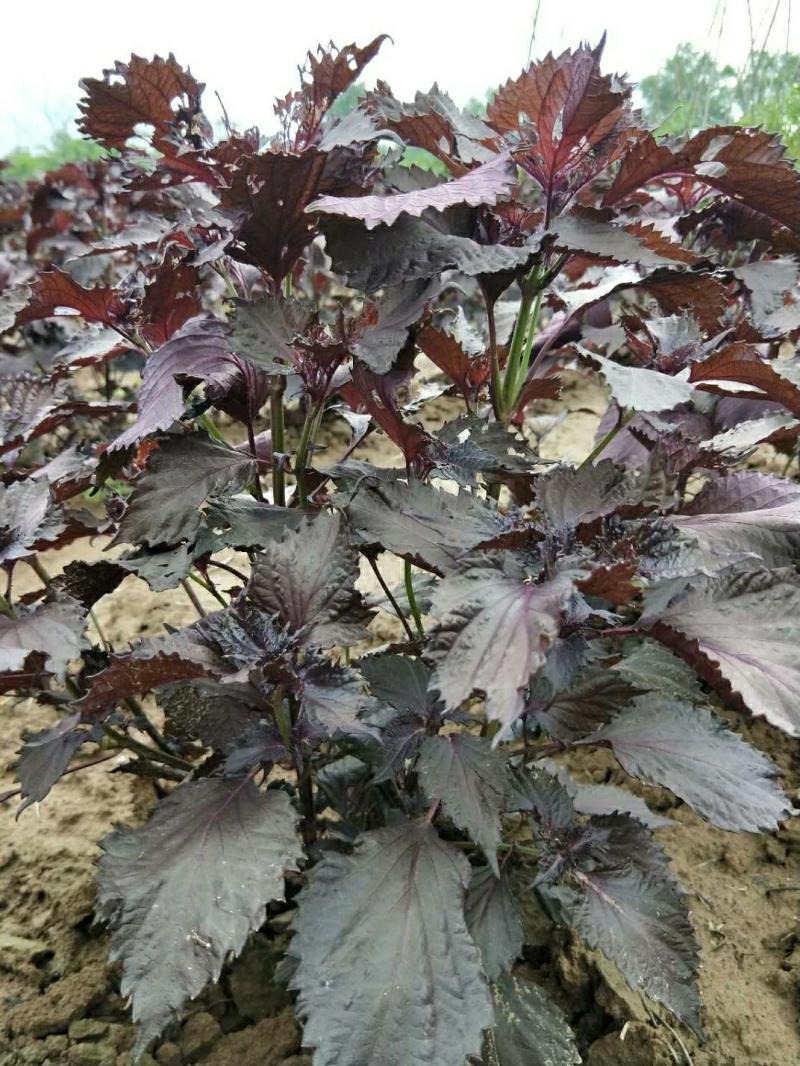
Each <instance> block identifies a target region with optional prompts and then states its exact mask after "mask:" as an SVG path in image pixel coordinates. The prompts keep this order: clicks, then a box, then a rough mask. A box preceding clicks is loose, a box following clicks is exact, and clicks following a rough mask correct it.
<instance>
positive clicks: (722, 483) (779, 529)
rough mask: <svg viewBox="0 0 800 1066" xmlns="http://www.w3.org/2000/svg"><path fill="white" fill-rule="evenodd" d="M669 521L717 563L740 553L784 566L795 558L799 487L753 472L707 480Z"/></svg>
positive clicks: (799, 547)
mask: <svg viewBox="0 0 800 1066" xmlns="http://www.w3.org/2000/svg"><path fill="white" fill-rule="evenodd" d="M670 522H671V523H672V525H673V526H675V527H677V528H678V529H679V530H680V531H681V533H683V534H685V535H686V536H688V537H691V538H692V539H693V540H694V541H696V542H697V543H698V544H699V545H700V547H701V548H703V549H704V550H706V551H709V552H718V553H719V555H720V558H721V559H722V560H724V558H725V557H726V556H729V555H733V554H734V553H737V552H743V553H752V554H753V555H755V556H757V557H758V558H760V559H761V560H762V561H763V562H764V563H765V564H766V565H767V566H770V567H776V566H789V565H791V564H792V563H793V562H794V561H795V560H796V559H797V558H798V556H799V555H800V486H799V485H796V484H793V483H792V482H791V481H787V480H785V479H784V478H779V477H773V476H771V475H769V474H760V473H758V472H757V471H755V470H744V471H739V472H738V473H733V474H727V475H724V476H721V477H716V478H712V479H711V480H710V481H708V482H706V484H705V485H704V486H703V488H702V489H701V490H700V492H699V493H698V494H697V496H695V498H694V499H693V500H692V502H691V503H690V504H689V505H688V506H687V507H684V508H683V509H682V510H681V512H680V513H679V514H677V515H673V516H672V517H671V518H670Z"/></svg>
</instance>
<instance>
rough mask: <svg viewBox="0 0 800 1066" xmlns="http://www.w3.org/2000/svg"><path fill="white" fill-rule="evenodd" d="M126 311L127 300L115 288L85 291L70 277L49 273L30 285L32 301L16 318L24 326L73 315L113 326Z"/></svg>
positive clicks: (87, 320)
mask: <svg viewBox="0 0 800 1066" xmlns="http://www.w3.org/2000/svg"><path fill="white" fill-rule="evenodd" d="M125 310H126V305H125V301H124V300H123V299H122V298H121V297H120V296H119V294H118V293H117V292H116V291H115V290H114V289H112V288H109V287H108V286H105V285H98V286H97V287H96V288H94V289H84V287H83V286H82V285H79V284H78V283H77V281H74V280H73V279H72V278H71V277H70V275H69V274H65V273H64V272H63V271H61V270H48V271H46V272H45V273H44V274H40V275H39V276H38V278H37V279H36V281H34V283H33V285H32V286H31V297H30V300H29V301H28V304H27V306H26V307H24V308H23V309H22V310H21V311H20V312H19V314H18V315H17V318H16V324H17V325H18V326H24V325H25V324H26V323H27V322H35V321H36V320H37V319H40V318H52V317H53V316H54V315H58V316H61V315H71V316H79V317H81V318H83V319H85V321H86V322H102V323H104V324H105V325H107V326H113V325H115V324H117V323H119V322H120V320H121V319H122V318H123V317H124V315H125Z"/></svg>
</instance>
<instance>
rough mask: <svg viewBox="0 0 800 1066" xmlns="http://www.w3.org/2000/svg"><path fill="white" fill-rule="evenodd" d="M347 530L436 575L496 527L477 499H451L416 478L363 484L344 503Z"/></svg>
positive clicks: (498, 524)
mask: <svg viewBox="0 0 800 1066" xmlns="http://www.w3.org/2000/svg"><path fill="white" fill-rule="evenodd" d="M345 510H346V512H347V516H348V518H349V519H350V521H351V523H352V524H353V527H354V528H355V529H356V530H357V531H358V532H359V533H360V534H361V537H362V538H363V540H364V541H366V542H367V543H368V544H377V545H380V546H381V547H382V548H385V549H388V550H389V551H392V552H394V553H395V555H401V556H403V557H404V558H407V559H410V560H411V561H412V562H414V563H416V564H417V565H418V566H422V567H424V568H425V569H426V570H433V571H435V572H437V573H449V572H450V571H452V570H453V568H454V566H455V565H456V563H457V561H458V560H459V559H460V558H461V557H462V556H463V555H466V554H467V553H468V552H469V551H470V550H471V549H472V548H474V547H476V546H477V545H478V544H480V543H482V542H483V541H487V540H490V539H491V538H492V537H493V536H495V535H496V534H498V533H499V532H500V529H501V520H500V518H499V516H498V515H497V513H496V512H494V511H492V510H491V509H490V508H489V507H488V506H487V505H486V504H485V503H483V502H482V501H481V500H480V499H479V498H478V497H477V496H473V495H470V494H469V493H459V495H457V496H456V495H454V494H453V493H450V492H445V491H443V490H442V489H436V488H434V487H433V486H432V485H428V484H426V483H424V482H422V481H420V480H419V479H418V478H412V479H411V480H410V481H408V482H403V481H391V482H390V481H381V482H379V483H377V484H370V483H368V482H367V483H363V484H361V485H359V486H358V487H357V488H356V490H355V491H354V492H353V494H352V495H351V496H350V497H349V500H348V502H347V503H346V505H345Z"/></svg>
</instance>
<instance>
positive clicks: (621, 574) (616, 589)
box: [575, 563, 639, 607]
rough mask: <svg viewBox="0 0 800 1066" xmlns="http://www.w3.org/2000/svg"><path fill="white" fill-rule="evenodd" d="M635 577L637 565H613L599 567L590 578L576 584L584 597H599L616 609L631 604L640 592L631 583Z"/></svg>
mask: <svg viewBox="0 0 800 1066" xmlns="http://www.w3.org/2000/svg"><path fill="white" fill-rule="evenodd" d="M635 575H636V564H635V563H613V564H612V565H611V566H598V567H597V568H596V569H595V570H592V572H591V574H590V575H589V577H585V578H583V579H582V580H581V581H576V582H575V584H576V586H577V587H578V588H579V589H580V590H581V592H582V593H584V595H586V596H597V597H598V598H599V599H601V600H607V601H608V603H610V604H613V606H614V607H621V606H623V604H626V603H630V601H631V600H632V599H633V598H634V596H636V595H637V594H638V592H639V589H638V588H637V587H636V585H634V584H633V582H632V581H631V578H633V577H634V576H635Z"/></svg>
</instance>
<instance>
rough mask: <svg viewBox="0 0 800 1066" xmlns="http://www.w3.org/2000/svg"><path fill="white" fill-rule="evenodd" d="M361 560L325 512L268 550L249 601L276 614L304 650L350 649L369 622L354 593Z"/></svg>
mask: <svg viewBox="0 0 800 1066" xmlns="http://www.w3.org/2000/svg"><path fill="white" fill-rule="evenodd" d="M357 577H358V556H357V553H356V551H355V549H354V548H353V546H352V545H351V544H350V542H349V540H348V538H347V535H346V533H345V530H344V528H343V524H342V521H341V518H340V517H339V515H338V514H331V513H328V512H323V513H321V514H319V515H317V517H316V518H315V519H314V521H313V522H310V521H308V520H307V519H306V520H305V521H304V522H303V523H302V525H300V527H299V528H298V529H297V530H287V531H286V533H284V536H283V539H282V540H280V541H273V542H271V543H269V544H267V546H266V547H265V549H264V551H263V553H262V554H261V555H259V556H258V558H257V559H256V562H255V565H254V566H253V571H252V575H251V578H250V583H249V585H248V588H247V595H248V598H249V599H250V600H251V601H252V602H253V603H254V604H255V605H256V606H257V607H258V608H260V609H261V610H262V611H268V612H274V613H276V614H277V616H278V618H279V619H280V620H281V621H282V622H283V623H285V624H286V625H287V626H288V627H289V629H290V630H292V631H293V632H295V633H297V634H298V635H299V636H300V637H301V640H302V642H303V644H305V645H308V646H311V647H318V648H328V647H331V646H332V645H334V644H341V645H344V646H348V645H351V644H355V643H357V641H359V640H361V639H362V638H363V637H364V636H365V630H364V625H365V623H366V622H368V621H369V619H370V617H371V616H370V614H369V612H368V611H367V610H366V609H365V608H364V606H363V604H362V601H361V596H360V595H359V593H358V592H356V590H355V581H356V578H357Z"/></svg>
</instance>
